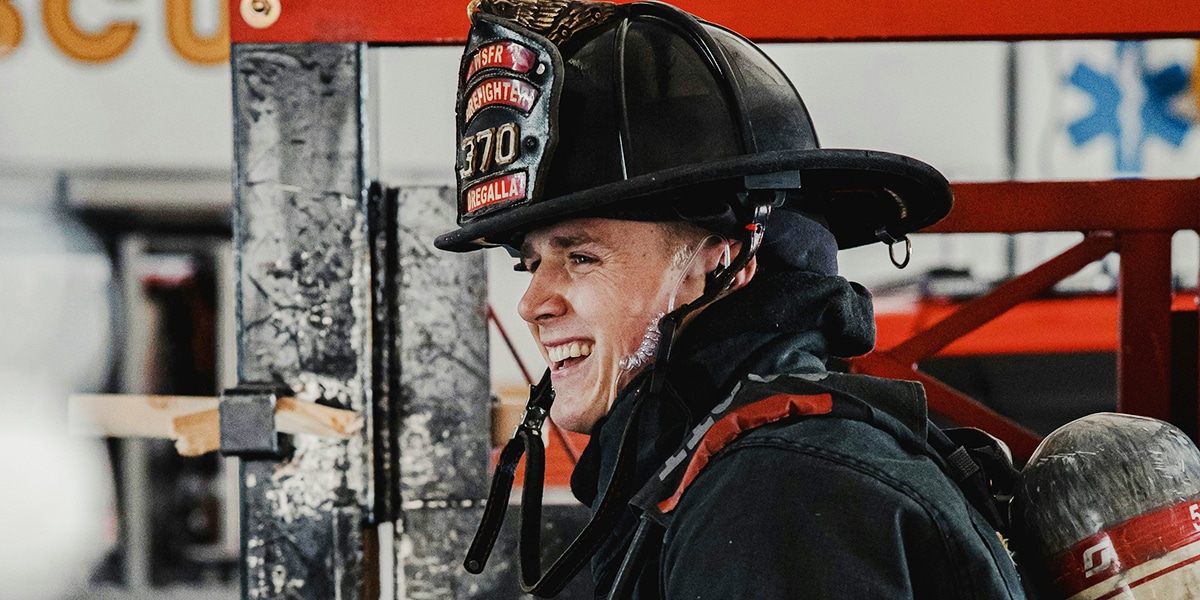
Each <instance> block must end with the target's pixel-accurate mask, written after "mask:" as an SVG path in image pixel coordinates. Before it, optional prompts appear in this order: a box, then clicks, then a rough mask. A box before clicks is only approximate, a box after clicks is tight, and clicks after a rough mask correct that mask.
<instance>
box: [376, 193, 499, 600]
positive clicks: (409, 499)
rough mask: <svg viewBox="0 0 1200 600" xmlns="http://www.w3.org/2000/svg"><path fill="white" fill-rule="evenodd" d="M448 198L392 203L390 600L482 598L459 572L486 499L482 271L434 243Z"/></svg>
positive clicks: (445, 220) (473, 256)
mask: <svg viewBox="0 0 1200 600" xmlns="http://www.w3.org/2000/svg"><path fill="white" fill-rule="evenodd" d="M454 206H455V204H454V192H453V190H451V189H448V188H410V189H403V190H401V192H400V194H399V200H398V207H397V211H396V213H397V221H398V233H397V236H396V239H397V248H396V252H397V254H398V267H399V268H398V270H397V273H396V275H395V276H396V277H397V279H396V285H395V286H394V289H395V290H396V294H397V300H396V302H395V306H396V307H397V310H398V314H397V317H396V319H397V321H396V328H395V331H396V343H397V346H396V352H395V354H394V356H395V360H396V361H397V365H396V370H397V372H398V374H399V378H398V386H397V387H398V390H397V391H398V403H397V408H398V411H397V412H398V415H397V416H398V423H397V427H396V431H397V454H398V457H399V464H398V466H399V477H398V479H399V485H400V509H401V510H400V518H399V520H398V523H397V542H398V543H397V544H396V548H397V564H398V569H397V573H396V579H397V587H398V588H399V589H400V592H401V593H400V594H398V597H401V598H407V599H410V600H435V599H436V600H442V599H445V598H471V597H480V598H482V597H488V596H480V595H476V594H477V590H478V589H479V587H480V583H481V582H480V580H479V579H478V578H475V577H473V576H470V575H468V574H467V573H466V570H465V569H463V568H462V560H463V553H464V552H465V551H466V547H467V546H468V545H469V544H470V540H471V536H472V535H474V533H475V525H476V524H477V523H478V519H479V516H480V513H481V506H482V504H483V499H484V498H485V497H486V496H487V488H488V484H489V473H488V453H489V446H490V445H489V437H488V411H489V406H490V392H489V388H490V386H489V376H488V338H487V321H486V291H487V272H486V269H485V264H484V256H482V253H481V252H474V253H469V254H454V253H449V252H442V251H439V250H437V249H435V248H434V247H433V238H434V237H436V236H437V235H438V234H440V233H444V232H446V231H448V230H450V229H451V228H452V227H453V226H454V215H455V208H454Z"/></svg>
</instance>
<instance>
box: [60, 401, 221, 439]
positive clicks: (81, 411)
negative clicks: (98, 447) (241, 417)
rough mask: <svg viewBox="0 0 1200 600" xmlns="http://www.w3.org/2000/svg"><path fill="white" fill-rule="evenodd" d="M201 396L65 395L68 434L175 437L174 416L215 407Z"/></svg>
mask: <svg viewBox="0 0 1200 600" xmlns="http://www.w3.org/2000/svg"><path fill="white" fill-rule="evenodd" d="M217 402H218V400H217V399H216V398H213V397H205V396H156V395H141V394H74V395H72V396H70V397H69V398H68V399H67V431H68V432H70V434H71V435H81V436H102V437H148V438H162V439H175V437H176V434H175V424H174V421H175V419H176V418H177V417H180V416H183V415H188V414H193V413H198V412H202V411H206V410H216V408H217Z"/></svg>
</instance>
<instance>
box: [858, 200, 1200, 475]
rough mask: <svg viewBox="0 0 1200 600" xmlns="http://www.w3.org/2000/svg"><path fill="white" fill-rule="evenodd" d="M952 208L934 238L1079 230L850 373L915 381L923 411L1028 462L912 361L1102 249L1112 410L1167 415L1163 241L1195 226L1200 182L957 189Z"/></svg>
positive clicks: (1017, 441) (1016, 437)
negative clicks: (1116, 273)
mask: <svg viewBox="0 0 1200 600" xmlns="http://www.w3.org/2000/svg"><path fill="white" fill-rule="evenodd" d="M954 191H955V197H956V200H955V208H954V210H953V211H951V214H950V216H949V217H947V218H946V220H945V221H943V222H942V223H939V224H938V225H937V226H935V227H933V228H931V231H933V232H939V233H956V232H995V233H1020V232H1027V231H1084V232H1086V233H1087V235H1086V236H1085V238H1084V240H1083V241H1082V242H1081V243H1079V244H1078V245H1076V246H1075V247H1073V248H1071V249H1069V250H1067V251H1066V252H1064V253H1062V254H1060V255H1059V256H1057V257H1055V258H1053V259H1051V260H1049V261H1047V262H1046V263H1044V264H1042V265H1041V266H1039V267H1037V268H1035V269H1033V270H1031V271H1029V272H1027V273H1025V274H1023V275H1020V276H1018V277H1016V278H1014V279H1012V280H1010V281H1008V282H1006V283H1004V284H1002V285H1001V286H999V287H997V288H996V289H995V290H993V291H992V292H990V293H988V294H987V295H985V296H982V297H980V298H978V299H976V300H974V301H972V302H970V303H967V304H965V305H964V306H962V307H961V308H960V309H958V310H957V311H955V312H954V313H952V314H951V315H950V316H948V317H946V318H944V319H943V320H941V321H938V322H937V323H935V324H933V325H932V326H930V327H929V328H927V329H925V330H923V331H921V332H918V333H916V334H915V335H914V336H912V337H911V338H910V339H908V340H906V341H904V342H902V343H900V344H898V345H896V346H894V347H892V348H889V349H886V350H880V351H876V352H873V353H871V354H868V355H867V356H864V357H861V358H858V359H856V360H854V361H852V368H853V369H854V370H855V371H856V372H860V373H869V374H874V375H880V376H885V377H895V378H904V379H917V380H919V381H921V382H923V383H924V384H925V386H926V390H927V392H928V394H929V405H930V408H931V409H933V410H934V411H937V412H938V413H941V414H943V415H945V416H947V417H949V418H951V419H953V420H955V421H956V422H959V423H961V424H964V425H971V426H976V427H981V428H983V429H986V430H988V431H989V432H991V433H993V434H995V435H997V436H998V437H1000V438H1001V439H1004V440H1005V441H1006V442H1007V443H1008V444H1009V446H1010V447H1011V448H1012V449H1013V453H1014V454H1015V455H1016V456H1017V457H1018V458H1027V457H1028V456H1029V455H1030V454H1031V453H1032V452H1033V450H1034V448H1035V447H1036V445H1037V443H1038V441H1039V440H1038V437H1037V435H1035V434H1034V433H1032V432H1031V431H1029V430H1028V429H1025V428H1023V427H1021V426H1019V425H1017V424H1016V423H1013V422H1012V421H1011V420H1009V419H1007V418H1005V417H1003V416H1001V415H999V414H997V413H995V412H994V411H992V410H990V409H988V408H987V407H985V406H983V405H982V404H980V403H979V402H976V401H975V400H973V399H971V398H970V397H968V396H966V395H965V394H962V393H961V392H958V391H957V390H954V389H953V388H951V387H949V386H947V385H945V384H944V383H942V382H940V381H938V380H937V379H935V378H933V377H931V376H929V375H927V374H925V373H922V372H921V371H920V370H919V369H918V368H917V363H918V362H919V361H921V360H923V359H926V358H929V357H931V356H934V355H935V354H937V353H938V351H940V350H941V349H943V348H945V347H946V346H947V345H949V344H950V343H951V342H953V341H954V340H957V339H959V338H961V337H963V336H964V335H966V334H967V333H970V332H971V331H974V330H975V329H977V328H978V327H980V326H981V325H983V324H984V323H987V322H989V321H991V320H992V319H995V318H996V317H998V316H1000V315H1001V314H1003V313H1004V312H1006V311H1007V310H1009V309H1010V308H1012V307H1014V306H1016V305H1017V304H1019V303H1021V302H1024V301H1026V300H1030V299H1033V298H1036V297H1038V296H1039V295H1040V294H1043V293H1044V292H1046V291H1048V290H1049V289H1050V288H1051V287H1053V286H1054V284H1056V283H1057V282H1059V281H1061V280H1063V279H1065V278H1066V277H1068V276H1070V275H1071V274H1073V273H1075V272H1077V271H1078V270H1079V269H1081V268H1083V267H1084V266H1086V265H1087V264H1089V263H1091V262H1092V261H1095V260H1099V259H1101V258H1103V257H1104V256H1106V255H1107V254H1108V253H1109V252H1119V253H1120V255H1121V263H1120V265H1121V274H1120V279H1119V282H1118V291H1117V298H1118V309H1117V310H1118V312H1119V320H1118V323H1119V325H1118V332H1117V336H1118V352H1117V407H1118V410H1120V411H1122V412H1128V413H1133V414H1140V415H1145V416H1150V417H1155V418H1158V419H1164V420H1167V419H1169V418H1170V378H1171V372H1170V369H1171V360H1170V349H1171V304H1172V290H1171V236H1172V234H1173V233H1174V232H1175V231H1178V230H1187V229H1191V230H1196V229H1200V179H1185V180H1119V181H1102V182H1095V181H1089V182H1038V183H1019V182H1004V183H986V184H956V185H955V186H954Z"/></svg>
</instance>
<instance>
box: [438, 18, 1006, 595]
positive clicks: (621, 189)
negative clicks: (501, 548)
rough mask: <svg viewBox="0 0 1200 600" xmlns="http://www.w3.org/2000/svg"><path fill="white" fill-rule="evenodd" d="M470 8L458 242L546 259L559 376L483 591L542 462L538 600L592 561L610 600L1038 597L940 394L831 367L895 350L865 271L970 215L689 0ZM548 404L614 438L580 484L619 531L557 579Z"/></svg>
mask: <svg viewBox="0 0 1200 600" xmlns="http://www.w3.org/2000/svg"><path fill="white" fill-rule="evenodd" d="M471 10H472V28H471V34H470V37H469V39H468V43H467V48H466V52H465V54H464V56H463V61H462V67H461V70H460V81H459V85H460V93H459V104H458V135H459V148H460V152H459V157H458V174H459V190H458V191H459V226H460V227H459V228H458V229H457V230H455V231H452V232H450V233H447V234H445V235H443V236H441V237H439V238H438V240H437V242H436V243H437V246H438V247H440V248H442V249H446V250H453V251H470V250H475V249H478V248H484V247H489V246H506V247H508V248H509V249H510V251H512V252H513V253H514V254H516V255H519V257H520V259H519V263H518V264H517V270H520V271H527V272H528V276H529V281H528V289H527V290H526V292H525V295H524V296H523V297H522V299H521V302H520V305H519V312H520V315H521V317H522V318H523V319H524V320H525V321H526V322H527V323H528V324H529V327H530V331H531V332H532V334H533V336H534V338H535V339H536V340H537V342H538V344H539V346H540V348H541V351H542V354H543V356H544V358H545V359H546V363H547V366H548V370H547V375H546V377H545V378H544V379H543V381H542V383H541V384H539V385H538V386H535V388H534V389H533V391H532V394H531V400H530V404H529V407H528V411H527V414H526V419H525V423H524V424H523V425H522V427H521V429H519V430H518V434H517V436H516V437H515V438H514V441H513V442H511V443H510V444H509V446H508V447H506V448H505V450H504V452H503V454H502V455H501V462H500V466H499V467H498V468H497V475H496V484H495V485H494V487H493V495H492V497H491V498H490V499H489V504H488V510H487V512H486V513H485V516H484V520H483V522H482V523H481V526H480V530H479V533H478V535H477V536H476V538H475V541H474V542H473V544H472V547H471V549H470V551H469V552H468V559H467V561H466V566H467V568H468V570H471V571H473V572H479V571H480V570H482V569H483V563H484V562H485V561H486V559H487V554H488V553H489V552H490V549H491V544H492V542H493V541H494V540H495V535H496V533H497V532H498V529H499V524H500V522H501V521H502V519H503V514H504V506H505V505H506V500H507V492H508V489H509V486H511V482H512V473H513V472H514V471H515V469H516V464H517V460H518V459H520V457H521V454H522V451H523V449H524V450H527V451H528V452H529V457H528V459H527V467H526V468H527V473H526V486H525V488H526V489H525V496H524V506H523V515H522V517H523V518H522V521H523V525H522V557H521V559H522V569H521V577H522V586H523V588H524V589H525V591H528V592H531V593H533V594H535V595H538V596H543V597H549V596H553V595H554V594H555V593H556V592H557V591H559V590H560V589H562V587H563V585H565V583H566V581H567V580H569V579H570V577H572V576H573V575H574V574H575V573H576V572H578V570H579V569H580V568H581V567H582V566H583V565H584V564H585V563H586V562H588V561H589V560H590V562H591V567H592V576H593V578H594V579H595V582H596V597H597V598H641V599H650V598H668V599H688V600H693V599H697V598H714V599H739V598H745V599H749V598H808V597H813V598H847V599H849V598H855V599H858V598H929V599H934V598H936V599H954V598H1020V597H1023V594H1022V591H1021V587H1020V584H1019V581H1018V579H1017V576H1016V571H1015V568H1014V565H1013V564H1012V562H1011V560H1010V559H1009V556H1008V554H1007V552H1006V551H1005V549H1004V547H1003V545H1002V544H1001V542H1000V540H999V538H998V536H997V529H998V528H1002V527H1003V525H1004V524H1003V522H1002V521H1003V519H1001V518H999V517H998V511H997V510H996V506H995V504H994V499H993V498H992V497H991V495H990V494H988V493H987V492H986V491H981V489H982V488H971V487H963V488H961V489H960V487H959V486H958V485H956V483H955V481H958V480H964V481H975V480H977V479H978V478H979V475H978V473H976V471H978V469H977V468H975V469H973V468H972V467H973V466H974V462H972V460H971V459H970V458H967V457H966V455H967V452H966V450H964V449H963V448H961V447H959V446H958V445H957V444H955V443H954V442H952V441H951V440H950V439H949V438H947V436H946V435H945V434H943V433H942V432H941V431H940V430H938V429H937V428H936V427H934V426H933V425H932V424H931V423H929V421H928V419H927V417H926V411H927V409H926V404H925V399H924V394H923V391H922V389H921V387H920V385H919V384H916V383H912V382H902V381H889V380H881V379H875V378H871V377H865V376H855V375H846V374H840V373H833V372H830V371H828V370H827V368H826V361H827V360H828V359H829V358H830V357H832V356H838V357H847V356H856V355H860V354H863V353H865V352H867V351H869V350H870V349H871V346H872V345H873V342H874V320H873V316H872V310H871V302H870V297H869V295H868V294H867V292H866V290H865V289H863V288H862V287H861V286H859V285H857V284H853V283H850V282H848V281H846V280H845V279H843V278H841V277H839V276H838V275H837V251H838V249H839V248H846V247H852V246H859V245H862V244H867V243H872V242H877V241H882V242H885V243H889V244H907V240H906V237H905V236H906V235H907V234H908V233H910V232H912V231H915V230H917V229H920V228H922V227H925V226H927V225H930V224H932V223H934V222H936V221H937V220H939V219H941V218H942V217H943V216H945V215H946V213H947V212H948V211H949V209H950V205H951V195H950V188H949V185H948V184H947V182H946V180H945V178H943V177H942V176H941V174H940V173H938V172H937V171H936V170H935V169H933V168H932V167H930V166H928V165H926V164H924V163H921V162H919V161H916V160H913V159H910V158H907V157H904V156H899V155H895V154H889V153H884V152H875V151H867V150H834V149H823V148H821V147H820V146H819V144H818V143H817V137H816V133H815V131H814V130H813V126H812V122H811V120H810V119H809V116H808V112H807V110H806V109H805V107H804V104H803V102H802V101H801V99H800V96H799V95H798V94H797V92H796V90H795V89H794V88H793V87H792V85H791V83H790V82H789V81H788V79H787V78H786V77H785V76H784V75H783V73H782V72H780V70H779V69H778V67H776V66H775V65H774V64H773V63H772V62H771V61H770V59H768V58H767V57H766V56H765V55H764V54H763V53H762V52H761V51H760V50H759V49H758V48H757V47H756V46H754V45H753V44H751V43H750V42H748V41H746V40H745V39H744V38H741V37H740V36H738V35H737V34H735V33H732V32H730V31H728V30H725V29H722V28H720V27H718V26H715V25H711V24H708V23H703V22H701V21H699V20H697V19H696V18H695V17H693V16H691V15H689V14H687V13H684V12H682V11H679V10H678V9H675V8H673V7H670V6H668V5H665V4H660V3H654V2H635V3H632V4H625V5H619V6H618V5H613V4H605V3H583V2H572V1H567V0H556V1H554V2H549V3H532V2H526V1H524V0H522V1H517V2H514V0H479V1H478V2H476V3H475V4H473V5H472V9H471ZM496 86H502V87H503V86H507V87H506V88H504V89H518V88H519V89H521V90H524V92H523V93H522V96H521V97H522V98H523V99H524V100H525V101H522V102H513V101H511V98H509V97H508V96H506V95H504V94H490V93H487V92H486V90H487V89H491V88H493V87H496ZM480 90H483V91H480ZM547 410H548V411H549V413H550V415H551V416H552V418H553V419H554V420H555V422H556V423H558V424H559V425H560V426H563V427H565V428H567V429H570V430H573V431H578V432H584V433H589V434H591V439H590V442H589V444H588V447H587V449H586V450H585V451H584V453H583V456H582V457H581V458H580V461H579V464H578V465H577V467H576V470H575V472H574V473H573V475H572V479H571V486H572V491H573V492H574V494H575V495H576V497H577V498H579V500H580V501H582V502H584V503H585V504H587V505H588V506H590V507H591V509H592V512H593V519H592V522H591V523H590V524H589V525H588V526H587V527H586V528H585V529H584V531H583V532H582V533H581V534H580V535H579V538H578V539H577V540H576V542H575V543H573V544H572V545H571V547H570V548H569V549H568V550H567V552H566V553H564V554H563V555H562V556H561V557H560V558H559V559H558V560H556V561H555V562H554V564H553V565H551V566H550V567H549V568H548V569H547V570H546V571H545V572H544V573H543V572H542V571H541V568H540V555H539V551H538V548H537V545H538V528H537V520H538V519H540V500H541V496H540V494H541V490H540V487H538V485H537V482H538V475H537V471H538V469H540V457H541V446H540V440H539V439H538V433H539V428H540V424H541V420H542V419H544V418H545V414H546V411H547ZM972 477H974V478H975V479H972ZM964 490H965V491H964Z"/></svg>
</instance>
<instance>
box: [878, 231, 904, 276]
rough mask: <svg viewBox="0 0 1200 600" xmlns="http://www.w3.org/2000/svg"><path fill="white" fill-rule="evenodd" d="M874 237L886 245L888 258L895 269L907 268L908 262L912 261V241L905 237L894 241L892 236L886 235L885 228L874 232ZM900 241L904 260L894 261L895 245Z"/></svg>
mask: <svg viewBox="0 0 1200 600" xmlns="http://www.w3.org/2000/svg"><path fill="white" fill-rule="evenodd" d="M875 237H876V238H877V239H878V240H879V241H881V242H883V243H885V244H887V246H888V258H890V259H892V264H893V265H896V268H897V269H903V268H904V267H907V266H908V262H909V261H910V260H912V240H910V239H908V236H907V235H905V236H903V237H901V238H900V239H896V238H894V237H892V234H890V233H888V230H887V227H880V228H879V229H876V230H875ZM901 241H903V242H904V260H902V261H900V260H896V244H899V243H900V242H901Z"/></svg>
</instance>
